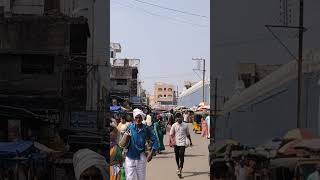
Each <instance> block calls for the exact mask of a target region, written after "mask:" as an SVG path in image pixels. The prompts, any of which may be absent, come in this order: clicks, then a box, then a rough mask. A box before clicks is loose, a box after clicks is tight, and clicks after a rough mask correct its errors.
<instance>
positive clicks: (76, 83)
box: [0, 15, 88, 128]
mask: <svg viewBox="0 0 320 180" xmlns="http://www.w3.org/2000/svg"><path fill="white" fill-rule="evenodd" d="M87 26H88V25H87V20H86V19H85V18H83V17H82V18H67V17H57V16H38V15H34V16H12V17H2V18H0V42H1V47H0V59H1V61H0V63H1V66H0V67H1V68H0V74H1V76H0V89H1V96H0V105H1V106H5V107H6V108H7V109H8V107H11V109H16V108H19V109H22V110H21V113H23V112H31V113H33V114H34V115H39V116H41V117H44V118H45V119H47V120H49V122H51V123H53V124H56V125H57V124H59V126H61V127H62V128H68V127H70V113H71V111H73V110H75V111H79V110H84V109H85V105H86V71H87V65H86V44H87V37H88V31H87V29H88V27H87ZM26 32H27V33H26ZM48 37H51V38H48ZM0 116H1V117H2V118H4V119H7V120H8V117H6V115H4V114H1V115H0ZM11 116H12V117H10V118H13V119H18V120H20V121H21V122H27V120H26V119H25V117H24V116H23V115H17V116H15V113H11ZM10 118H9V119H10ZM27 119H28V118H27ZM4 122H5V120H4ZM31 124H32V123H27V125H31ZM33 125H34V127H37V123H35V124H33ZM26 127H27V126H26Z"/></svg>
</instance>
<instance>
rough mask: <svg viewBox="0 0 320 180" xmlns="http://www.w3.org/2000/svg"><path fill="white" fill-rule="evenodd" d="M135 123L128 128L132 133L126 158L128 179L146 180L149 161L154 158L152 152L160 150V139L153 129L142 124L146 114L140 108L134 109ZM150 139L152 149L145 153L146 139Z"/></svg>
mask: <svg viewBox="0 0 320 180" xmlns="http://www.w3.org/2000/svg"><path fill="white" fill-rule="evenodd" d="M133 117H134V123H132V124H130V125H129V127H128V129H129V130H130V133H131V138H130V142H129V145H128V152H127V156H126V159H125V171H126V180H145V178H146V167H147V162H150V161H151V159H152V154H153V153H154V152H157V150H158V147H159V145H158V140H157V137H156V136H155V134H154V132H153V130H152V129H151V128H149V127H148V126H147V125H145V124H142V120H143V119H144V117H145V114H144V113H143V112H142V111H141V110H139V109H135V110H133ZM148 139H150V140H151V144H152V150H151V152H149V153H148V154H146V153H145V144H146V141H147V140H148Z"/></svg>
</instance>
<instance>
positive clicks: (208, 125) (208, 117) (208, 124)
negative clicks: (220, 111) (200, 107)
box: [206, 115, 210, 139]
mask: <svg viewBox="0 0 320 180" xmlns="http://www.w3.org/2000/svg"><path fill="white" fill-rule="evenodd" d="M206 123H207V130H208V133H207V134H208V137H207V138H208V139H210V115H209V116H207V117H206Z"/></svg>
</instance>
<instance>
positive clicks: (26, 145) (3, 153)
mask: <svg viewBox="0 0 320 180" xmlns="http://www.w3.org/2000/svg"><path fill="white" fill-rule="evenodd" d="M32 145H33V143H32V142H31V141H17V142H0V157H12V156H16V154H17V152H19V153H24V152H25V151H28V150H29V149H30V148H31V147H32Z"/></svg>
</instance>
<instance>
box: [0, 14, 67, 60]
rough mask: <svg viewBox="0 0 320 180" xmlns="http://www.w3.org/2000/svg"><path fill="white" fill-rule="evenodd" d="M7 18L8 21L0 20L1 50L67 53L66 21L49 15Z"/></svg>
mask: <svg viewBox="0 0 320 180" xmlns="http://www.w3.org/2000/svg"><path fill="white" fill-rule="evenodd" d="M8 19H10V21H9V23H7V22H6V21H2V22H1V21H0V32H1V34H0V41H1V42H2V47H1V49H0V50H1V51H7V52H18V51H19V52H20V53H21V52H24V53H26V52H29V53H39V52H46V53H47V52H51V53H62V54H63V53H68V51H69V49H68V47H67V46H68V44H69V40H68V39H69V36H68V33H66V32H69V26H68V24H67V22H66V21H64V20H62V19H55V18H50V17H13V18H8ZM40 34H41V35H40ZM48 37H54V38H48Z"/></svg>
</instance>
